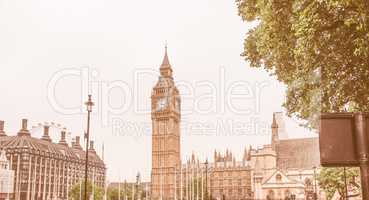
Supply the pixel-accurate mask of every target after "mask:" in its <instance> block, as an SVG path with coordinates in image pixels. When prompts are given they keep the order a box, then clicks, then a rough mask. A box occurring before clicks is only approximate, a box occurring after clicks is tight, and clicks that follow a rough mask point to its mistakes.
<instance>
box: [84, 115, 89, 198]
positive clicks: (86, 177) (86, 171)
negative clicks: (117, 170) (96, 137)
mask: <svg viewBox="0 0 369 200" xmlns="http://www.w3.org/2000/svg"><path fill="white" fill-rule="evenodd" d="M87 113H88V114H87V133H86V163H85V196H84V197H85V198H84V199H85V200H87V179H88V143H90V111H88V112H87Z"/></svg>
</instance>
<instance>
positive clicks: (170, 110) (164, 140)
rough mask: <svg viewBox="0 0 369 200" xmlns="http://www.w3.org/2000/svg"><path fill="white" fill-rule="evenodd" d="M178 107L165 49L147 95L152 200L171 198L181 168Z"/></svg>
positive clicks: (178, 101) (176, 93) (167, 199)
mask: <svg viewBox="0 0 369 200" xmlns="http://www.w3.org/2000/svg"><path fill="white" fill-rule="evenodd" d="M180 104H181V99H180V95H179V91H178V89H177V87H176V86H175V84H174V81H173V71H172V66H171V65H170V62H169V58H168V52H167V47H165V54H164V59H163V62H162V64H161V66H160V76H159V79H158V82H157V83H156V85H155V86H154V88H153V91H152V95H151V120H152V170H151V184H152V185H151V195H152V199H153V200H173V199H174V197H175V194H174V193H175V191H176V190H175V187H174V186H175V183H174V181H175V180H176V179H175V171H176V169H177V168H179V167H180V165H181V160H180V157H181V156H180V121H181V114H180V113H181V111H180ZM177 195H178V194H177Z"/></svg>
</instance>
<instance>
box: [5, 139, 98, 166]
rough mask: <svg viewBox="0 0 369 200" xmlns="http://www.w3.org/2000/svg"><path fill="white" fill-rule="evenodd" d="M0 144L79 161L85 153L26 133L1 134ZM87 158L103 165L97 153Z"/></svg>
mask: <svg viewBox="0 0 369 200" xmlns="http://www.w3.org/2000/svg"><path fill="white" fill-rule="evenodd" d="M0 146H1V147H2V148H3V149H28V150H29V151H32V152H39V153H41V154H52V155H55V156H57V157H59V158H65V159H72V160H80V161H84V160H85V155H86V154H85V151H84V150H83V149H75V148H72V147H68V146H64V145H61V144H57V143H53V142H50V141H46V140H42V139H39V138H35V137H32V136H28V135H22V136H18V135H17V136H2V137H0ZM89 159H90V161H91V162H94V163H97V164H100V165H105V164H104V162H103V161H102V160H101V159H100V157H99V156H98V155H97V154H94V153H90V154H89Z"/></svg>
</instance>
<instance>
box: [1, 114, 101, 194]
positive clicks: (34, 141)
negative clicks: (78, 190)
mask: <svg viewBox="0 0 369 200" xmlns="http://www.w3.org/2000/svg"><path fill="white" fill-rule="evenodd" d="M0 147H1V149H3V150H4V151H5V152H6V157H7V159H8V161H9V165H10V169H11V170H13V171H14V173H15V174H14V187H13V188H14V190H13V193H14V196H13V198H12V199H14V200H36V199H37V200H50V199H60V200H65V199H68V195H69V191H70V189H71V187H72V186H73V185H75V184H77V183H79V182H80V181H82V180H83V178H84V169H85V167H84V166H85V155H86V154H85V151H84V150H83V148H82V147H81V145H80V138H79V137H78V136H77V137H76V139H75V141H74V142H73V143H72V145H71V146H69V145H68V143H67V141H66V132H65V131H64V130H63V131H62V132H61V138H60V140H59V142H58V143H54V142H52V140H51V138H50V136H49V126H45V127H44V133H43V136H42V138H41V139H39V138H35V137H32V135H31V132H30V131H29V130H28V128H27V120H26V119H23V120H22V127H21V129H20V130H19V132H18V133H17V134H16V135H14V136H8V135H7V134H6V133H5V132H4V122H3V121H0ZM88 151H89V180H90V181H92V182H93V183H94V184H95V185H97V186H100V187H104V185H105V173H106V168H105V164H104V162H103V161H102V160H101V159H100V157H99V156H98V155H97V154H96V152H95V150H94V146H93V141H91V144H90V149H89V150H88Z"/></svg>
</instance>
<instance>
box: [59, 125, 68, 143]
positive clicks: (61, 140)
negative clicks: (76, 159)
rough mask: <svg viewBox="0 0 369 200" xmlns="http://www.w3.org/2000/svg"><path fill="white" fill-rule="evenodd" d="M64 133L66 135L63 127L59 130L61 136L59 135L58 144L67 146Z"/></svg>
mask: <svg viewBox="0 0 369 200" xmlns="http://www.w3.org/2000/svg"><path fill="white" fill-rule="evenodd" d="M65 135H66V132H65V129H63V130H62V131H61V137H60V140H59V144H60V145H63V146H66V147H67V146H68V143H67V140H66V139H65Z"/></svg>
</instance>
